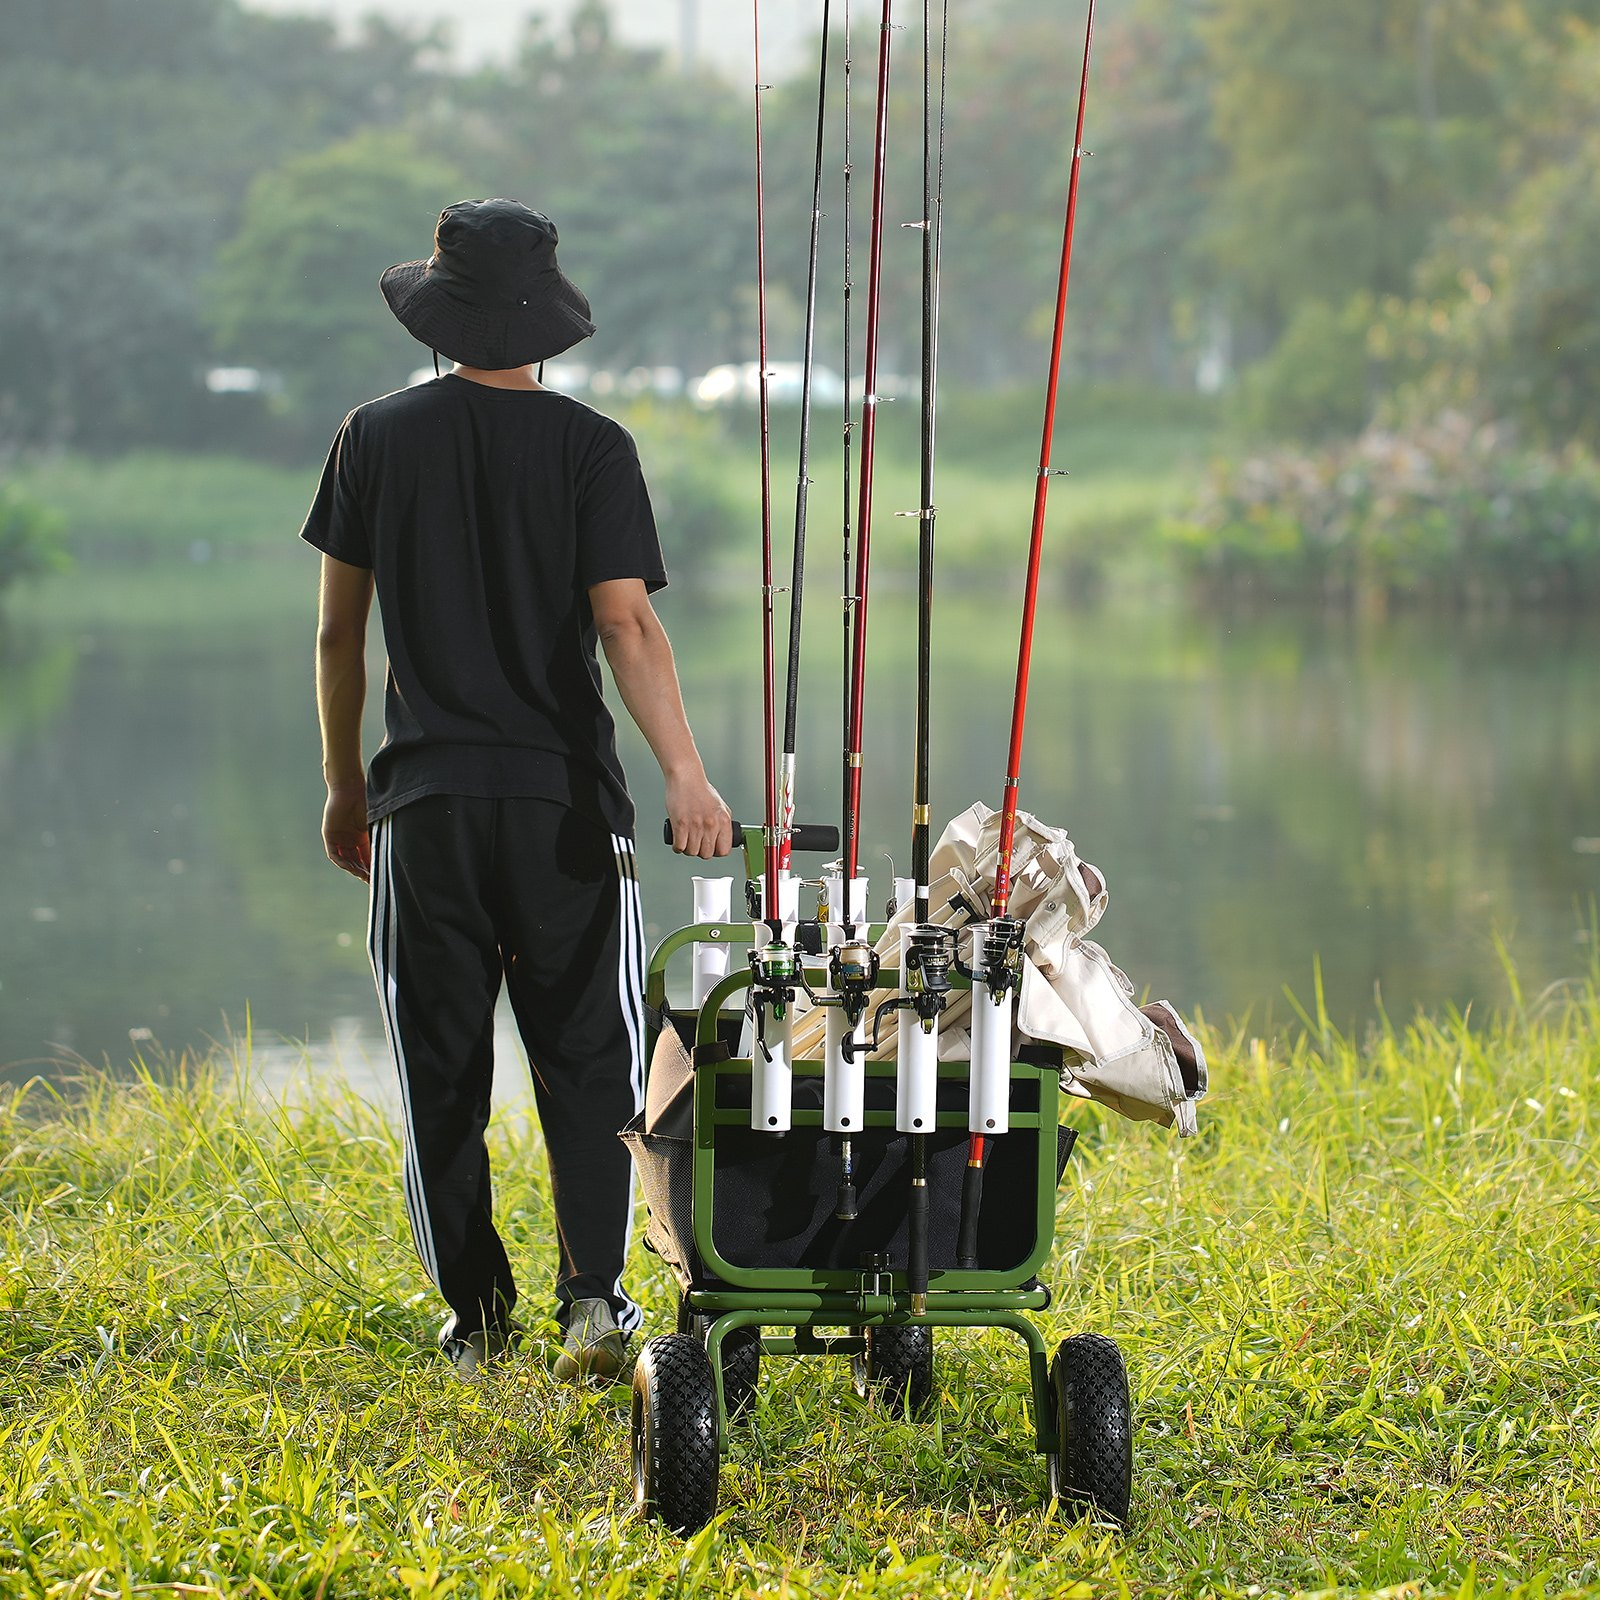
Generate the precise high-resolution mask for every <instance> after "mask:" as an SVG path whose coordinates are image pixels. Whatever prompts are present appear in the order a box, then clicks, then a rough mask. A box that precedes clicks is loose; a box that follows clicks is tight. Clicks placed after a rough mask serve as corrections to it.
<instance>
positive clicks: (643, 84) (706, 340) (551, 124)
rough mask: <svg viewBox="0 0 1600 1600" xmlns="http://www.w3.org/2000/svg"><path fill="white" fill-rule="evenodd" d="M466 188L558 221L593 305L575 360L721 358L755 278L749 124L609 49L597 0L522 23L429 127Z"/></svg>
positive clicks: (727, 107)
mask: <svg viewBox="0 0 1600 1600" xmlns="http://www.w3.org/2000/svg"><path fill="white" fill-rule="evenodd" d="M439 134H440V138H441V141H442V147H443V148H444V149H446V150H448V151H449V152H450V153H451V154H452V155H453V156H454V158H455V160H456V162H457V164H458V165H459V167H460V168H461V170H462V171H463V172H466V173H468V174H470V175H471V176H470V178H469V186H470V187H472V189H473V192H474V193H478V194H489V193H500V194H507V195H512V196H514V197H515V198H517V199H519V200H522V201H524V202H526V203H527V204H529V205H531V206H534V207H536V208H537V209H539V210H541V211H544V212H546V213H548V214H549V216H550V217H551V218H552V219H553V220H554V221H555V223H556V226H557V228H558V229H559V230H560V232H561V261H562V266H563V268H564V269H565V270H566V271H567V272H569V273H570V274H571V275H572V277H573V279H574V281H575V282H577V283H578V284H579V285H580V287H581V288H582V289H583V291H584V293H585V294H586V295H587V296H588V297H589V300H590V303H591V304H592V306H593V308H594V321H595V325H596V328H597V330H598V331H597V332H596V334H595V336H594V338H593V339H592V340H591V341H590V342H589V343H588V344H587V345H585V346H583V347H582V349H581V350H580V351H578V352H577V353H575V356H574V359H576V360H588V361H593V362H595V363H596V364H597V365H600V366H605V367H609V368H621V367H627V366H633V365H658V364H669V365H673V366H676V367H679V368H680V369H682V370H684V371H685V372H695V371H702V370H704V368H705V366H706V365H708V364H709V363H711V362H714V361H719V360H725V359H728V356H727V354H726V352H727V350H728V349H729V347H730V345H731V344H732V343H733V341H734V330H735V328H736V327H737V325H738V323H739V321H740V307H739V300H738V289H739V286H740V285H741V284H743V283H747V282H748V283H753V282H754V276H755V250H754V231H753V224H752V222H751V210H750V208H751V203H752V197H753V194H754V189H753V179H752V178H751V176H750V173H751V167H750V162H751V142H750V133H749V129H748V127H747V126H746V124H745V122H744V121H743V119H742V117H741V113H740V109H739V98H738V95H737V94H736V92H735V91H734V90H733V89H731V88H729V87H728V86H727V85H726V84H724V83H722V82H721V81H720V80H718V79H715V78H711V77H708V76H704V75H693V76H686V75H684V74H682V73H679V72H677V71H674V70H669V69H668V68H667V67H666V66H665V64H664V62H663V59H662V57H661V55H660V53H659V52H657V51H653V50H642V49H636V48H633V47H630V46H626V45H623V44H621V43H619V42H618V41H617V39H616V38H615V37H614V36H613V34H612V32H611V27H610V21H609V12H608V10H607V8H606V7H605V5H603V4H601V3H600V0H584V3H583V4H581V5H579V6H578V8H577V9H576V11H574V13H573V14H572V17H571V19H570V21H569V23H568V25H567V28H566V29H565V31H564V32H561V33H557V32H555V31H554V30H552V29H550V28H549V27H548V26H547V25H546V24H545V23H544V22H543V21H542V20H541V19H539V18H537V17H535V18H532V19H530V22H529V25H528V31H527V34H526V36H525V38H524V40H523V45H522V50H521V54H520V57H519V60H518V62H517V65H516V66H515V67H514V68H513V69H512V70H511V71H509V72H505V73H490V74H488V75H487V76H486V77H485V78H484V79H483V80H482V82H481V84H480V85H479V86H478V87H477V90H476V92H475V94H474V113H473V115H471V116H470V117H466V118H462V119H459V120H457V121H454V122H453V123H452V124H451V125H449V126H441V128H440V129H439Z"/></svg>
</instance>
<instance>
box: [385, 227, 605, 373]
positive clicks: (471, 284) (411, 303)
mask: <svg viewBox="0 0 1600 1600" xmlns="http://www.w3.org/2000/svg"><path fill="white" fill-rule="evenodd" d="M379 287H380V288H382V290H383V297H384V299H385V300H387V301H388V302H389V309H390V310H391V311H392V312H394V314H395V316H396V317H398V318H399V319H400V322H401V324H402V325H403V326H404V327H405V329H406V331H407V332H408V333H409V334H411V336H412V337H413V338H414V339H420V340H421V341H422V343H423V344H425V345H427V346H428V347H429V349H431V350H437V351H438V352H439V353H440V354H441V355H446V356H449V358H450V359H451V360H452V361H456V362H459V363H461V364H462V365H463V366H468V367H483V368H486V369H489V370H495V369H499V368H504V367H521V366H526V365H527V364H528V363H529V362H530V361H547V360H549V358H550V357H551V356H558V355H560V354H561V352H562V351H563V350H570V349H571V348H572V346H573V345H575V344H577V343H578V342H579V341H580V340H582V339H587V338H588V337H589V335H590V334H591V333H593V332H594V324H593V323H592V322H591V321H590V320H589V302H588V301H587V300H586V299H584V297H583V295H582V294H581V293H580V292H579V290H578V289H577V287H576V285H574V284H573V282H572V280H571V279H570V278H568V277H567V276H566V274H565V273H563V272H562V271H561V269H560V268H559V267H558V266H557V265H556V228H555V224H554V223H553V222H551V220H550V219H549V218H548V217H546V216H543V215H541V214H540V213H539V212H537V211H531V210H529V209H528V207H527V206H525V205H521V204H519V203H518V202H517V201H515V200H462V201H459V202H457V204H455V205H453V206H447V207H446V208H445V209H444V210H443V211H441V212H440V213H439V226H438V227H437V228H436V229H435V230H434V235H433V254H432V256H430V257H429V258H428V260H426V261H403V262H401V263H400V264H399V265H398V266H394V267H390V268H389V270H388V271H387V272H385V273H384V275H383V277H382V278H381V279H379Z"/></svg>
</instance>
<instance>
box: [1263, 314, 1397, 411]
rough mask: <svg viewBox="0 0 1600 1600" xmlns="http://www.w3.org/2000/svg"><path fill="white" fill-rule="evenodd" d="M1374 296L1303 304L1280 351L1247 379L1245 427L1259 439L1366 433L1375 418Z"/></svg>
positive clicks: (1279, 344)
mask: <svg viewBox="0 0 1600 1600" xmlns="http://www.w3.org/2000/svg"><path fill="white" fill-rule="evenodd" d="M1373 315H1374V313H1373V302H1372V296H1371V295H1368V294H1358V295H1353V296H1351V298H1350V299H1349V300H1348V301H1346V302H1345V304H1344V305H1342V306H1330V305H1328V304H1327V303H1326V302H1325V301H1322V300H1305V301H1302V302H1301V303H1300V304H1299V305H1298V306H1297V307H1296V308H1295V311H1294V315H1293V316H1292V317H1291V318H1290V319H1289V326H1288V327H1287V328H1285V329H1284V333H1283V337H1282V338H1281V339H1279V341H1278V342H1277V344H1276V345H1274V346H1273V349H1272V353H1271V354H1270V355H1268V356H1265V357H1264V358H1263V359H1262V360H1260V361H1258V362H1257V363H1256V364H1255V366H1253V367H1251V368H1250V370H1249V371H1248V372H1247V373H1246V374H1245V375H1244V380H1243V382H1242V384H1241V385H1240V392H1239V401H1238V414H1239V420H1240V422H1241V423H1242V424H1243V425H1244V426H1245V427H1246V428H1248V429H1249V430H1250V431H1251V432H1252V433H1257V434H1266V435H1273V436H1277V437H1279V438H1292V439H1322V438H1326V437H1328V436H1329V435H1330V434H1352V433H1358V432H1360V430H1361V428H1362V427H1363V426H1364V425H1365V423H1366V422H1367V420H1368V418H1369V417H1370V416H1371V414H1372V404H1373V398H1374V389H1375V387H1376V385H1375V382H1374V379H1375V377H1376V372H1377V369H1376V364H1375V363H1374V361H1373V359H1372V357H1371V354H1370V353H1369V350H1368V339H1369V333H1370V330H1371V327H1372V322H1373Z"/></svg>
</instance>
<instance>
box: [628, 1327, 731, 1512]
mask: <svg viewBox="0 0 1600 1600" xmlns="http://www.w3.org/2000/svg"><path fill="white" fill-rule="evenodd" d="M720 1464H721V1458H720V1456H719V1454H718V1451H717V1395H716V1389H715V1386H714V1385H713V1383H712V1378H711V1363H710V1362H709V1361H708V1360H707V1359H706V1353H705V1350H704V1349H703V1348H702V1347H701V1346H700V1344H699V1343H698V1342H697V1341H696V1340H695V1339H693V1338H692V1337H690V1336H689V1335H688V1334H684V1333H668V1334H661V1335H658V1336H657V1337H656V1338H654V1339H650V1340H647V1341H646V1342H645V1345H644V1348H643V1349H642V1350H640V1352H639V1358H638V1360H637V1361H636V1362H635V1363H634V1367H633V1502H634V1508H635V1510H637V1511H638V1513H639V1515H640V1516H641V1517H645V1518H654V1519H656V1520H657V1521H660V1522H663V1523H665V1524H666V1525H667V1527H669V1528H670V1529H671V1530H672V1531H673V1532H674V1533H677V1534H685V1535H687V1534H691V1533H696V1532H698V1531H699V1530H700V1529H701V1528H703V1527H704V1526H705V1525H706V1524H707V1523H708V1522H709V1521H710V1520H711V1519H712V1518H713V1517H714V1516H715V1515H716V1514H717V1469H718V1467H719V1465H720Z"/></svg>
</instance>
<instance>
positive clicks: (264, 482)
mask: <svg viewBox="0 0 1600 1600" xmlns="http://www.w3.org/2000/svg"><path fill="white" fill-rule="evenodd" d="M1114 398H1115V404H1112V403H1111V401H1109V400H1108V401H1107V403H1106V405H1105V406H1103V407H1096V406H1095V405H1093V404H1091V403H1089V402H1088V401H1082V402H1079V403H1078V405H1077V409H1076V410H1069V411H1068V412H1067V413H1066V415H1065V416H1064V417H1063V420H1062V423H1061V425H1060V427H1059V439H1058V444H1059V448H1058V451H1057V459H1058V462H1059V464H1061V465H1062V466H1064V467H1065V468H1066V469H1067V471H1068V473H1069V476H1068V477H1067V478H1066V479H1064V480H1062V481H1061V482H1060V483H1059V484H1057V486H1056V487H1055V489H1054V491H1053V495H1052V506H1051V544H1050V562H1051V566H1052V569H1053V570H1061V571H1064V572H1071V573H1076V574H1089V575H1092V576H1094V577H1096V578H1098V577H1099V576H1100V575H1101V574H1102V573H1103V572H1105V571H1108V570H1109V571H1111V572H1112V573H1115V572H1116V571H1119V570H1121V569H1123V568H1125V567H1127V566H1128V564H1129V562H1130V561H1132V562H1135V563H1137V562H1138V561H1141V560H1144V561H1148V559H1149V556H1150V552H1151V550H1152V549H1153V545H1152V542H1151V540H1150V539H1149V538H1148V537H1147V535H1148V533H1149V532H1150V531H1151V530H1153V529H1154V527H1155V526H1156V524H1157V523H1158V521H1159V520H1160V519H1161V518H1162V517H1164V516H1167V515H1169V514H1172V513H1175V512H1176V511H1177V510H1178V509H1180V508H1181V506H1182V505H1183V504H1184V503H1185V502H1186V500H1187V498H1188V497H1189V496H1190V495H1191V493H1192V492H1193V489H1194V486H1195V485H1197V484H1198V482H1199V478H1200V470H1201V466H1202V464H1203V461H1204V458H1205V455H1206V453H1207V451H1208V450H1209V448H1210V446H1211V442H1212V440H1213V439H1214V438H1215V425H1214V424H1213V423H1212V422H1211V421H1210V420H1208V414H1205V413H1198V412H1197V413H1195V414H1193V415H1191V414H1190V413H1189V412H1187V411H1184V410H1182V409H1181V408H1180V409H1178V410H1176V411H1174V410H1173V409H1172V402H1171V401H1170V400H1169V401H1166V402H1165V403H1164V404H1165V407H1166V409H1164V410H1156V411H1150V412H1149V413H1148V414H1145V413H1142V412H1141V411H1140V410H1139V408H1138V406H1137V405H1136V404H1135V403H1134V401H1133V400H1131V399H1129V398H1128V397H1114ZM1151 404H1152V405H1154V404H1155V402H1154V401H1152V402H1151ZM884 409H885V411H886V412H895V411H897V412H898V414H897V415H893V416H891V417H889V419H888V420H887V422H886V425H885V427H884V429H883V444H882V451H881V455H880V459H879V479H878V483H879V488H878V492H877V494H876V496H875V499H874V508H875V526H876V529H877V543H876V544H875V546H874V548H875V549H876V550H877V551H878V552H879V555H878V558H877V564H878V566H879V567H880V568H881V569H882V570H883V571H885V573H886V574H890V575H891V576H892V569H893V568H894V567H895V566H901V567H904V568H905V569H906V574H907V581H909V573H910V570H911V568H912V566H913V565H914V561H915V555H914V552H915V548H916V527H917V524H916V522H915V521H914V520H913V519H911V518H899V517H896V516H895V513H896V512H897V511H911V510H914V509H915V508H916V506H917V505H918V503H919V485H918V446H917V430H916V424H917V415H916V407H915V405H914V404H910V403H908V404H906V405H902V406H900V407H898V408H896V407H885V408H884ZM948 411H949V416H948V419H947V421H946V423H945V424H944V431H943V434H942V442H941V446H940V464H939V476H938V481H937V495H936V499H937V503H938V506H939V512H940V521H939V558H940V562H941V564H942V565H943V567H944V568H946V569H947V570H948V571H951V572H954V573H959V574H962V575H963V576H965V577H968V578H977V579H983V578H988V579H991V580H993V579H996V578H997V577H999V578H1004V579H1006V580H1010V579H1012V578H1014V576H1015V572H1016V570H1017V569H1018V568H1019V567H1020V565H1021V563H1022V560H1023V557H1024V555H1025V553H1026V549H1027V542H1028V527H1029V518H1030V511H1031V506H1032V501H1033V489H1034V482H1035V476H1036V462H1037V451H1038V426H1039V422H1038V415H1037V413H1038V401H1037V398H1036V397H1034V396H1031V395H1026V394H1023V393H1021V392H1020V391H1000V392H995V393H973V394H965V395H963V394H957V395H956V396H954V397H953V399H952V401H951V403H950V405H949V407H948ZM617 414H618V416H619V419H620V420H621V421H623V422H624V423H625V424H626V426H628V427H629V428H630V429H631V430H632V431H633V433H634V435H635V437H636V438H637V440H638V444H639V451H640V457H641V459H642V461H643V463H644V467H645V473H646V476H647V478H648V480H649V482H650V485H651V492H652V497H653V500H654V502H655V508H656V513H657V520H658V522H659V524H660V527H661V532H662V538H663V543H664V545H665V547H666V551H667V556H668V560H669V565H670V566H671V569H672V570H673V572H674V573H675V574H677V575H679V576H680V577H682V578H684V579H687V580H688V581H690V582H696V581H704V580H706V579H715V578H717V577H718V576H719V575H726V576H728V577H729V578H731V579H733V580H735V581H748V575H749V573H750V572H752V571H754V570H755V565H756V561H757V558H758V552H759V549H760V527H761V523H760V505H761V490H760V453H759V439H758V434H757V429H756V423H755V418H754V413H753V412H749V411H741V412H735V413H729V414H727V415H708V414H703V413H701V412H698V411H695V410H693V409H692V408H690V407H689V406H687V405H684V404H677V403H673V404H668V403H662V402H659V401H637V402H633V403H631V404H629V405H627V406H624V407H622V408H621V409H619V410H618V413H617ZM841 421H842V417H841V415H840V414H839V413H838V412H831V413H827V414H826V415H822V414H819V416H818V419H817V421H816V424H815V428H814V434H813V446H812V448H813V455H812V462H811V475H812V478H813V485H812V490H811V519H810V528H811V539H812V544H811V550H812V559H813V562H814V563H820V564H821V566H822V570H824V571H826V572H827V573H828V582H829V583H830V584H831V583H832V581H833V580H832V571H833V564H834V562H833V557H832V555H831V554H830V553H831V552H832V551H833V550H835V549H836V547H837V544H838V540H839V531H840V524H841V521H842V499H841V495H842V487H843V485H842V480H841V463H840V449H839V442H838V440H839V424H840V422H841ZM796 427H797V419H796V414H795V412H794V411H793V410H792V409H789V410H779V411H778V412H776V413H775V414H774V423H773V456H772V459H773V508H774V510H773V517H774V531H775V537H776V539H777V541H778V547H779V559H780V564H783V565H786V564H787V551H788V548H789V538H790V532H791V529H792V526H793V517H794V492H795V477H796V470H795V468H796V460H797V457H796V453H795V452H796V444H797V441H796V437H795V429H796ZM11 479H12V481H14V482H15V483H16V484H17V485H18V486H19V487H20V488H21V489H23V490H25V491H26V492H27V494H28V495H29V496H31V497H32V498H33V499H35V500H37V501H38V502H39V503H40V504H41V505H43V506H46V507H49V508H51V509H52V510H53V511H55V512H56V513H58V514H59V516H60V520H61V523H62V525H63V527H64V529H65V538H66V543H67V546H68V548H69V549H70V550H71V551H72V552H73V554H74V555H76V556H77V557H78V558H79V561H80V567H79V572H78V576H77V578H75V579H74V580H73V581H79V579H81V575H82V571H83V569H84V568H85V567H89V566H124V567H126V566H131V565H136V564H147V563H152V562H154V563H160V564H162V565H165V566H167V567H168V568H169V569H173V568H181V566H183V565H188V564H191V563H192V564H196V565H199V566H204V565H205V564H206V563H208V562H210V561H211V560H213V559H237V558H240V557H250V558H252V559H255V558H259V557H263V556H273V555H277V556H280V557H285V558H292V556H293V553H294V552H295V550H296V549H297V548H298V546H297V542H296V538H295V535H296V534H297V533H298V532H299V529H300V525H301V523H302V521H303V520H304V518H305V513H306V509H307V507H308V506H309V504H310V501H311V496H312V493H313V491H314V489H315V486H316V479H317V469H316V468H315V467H310V466H308V467H285V466H279V465H272V464H269V463H265V462H259V461H248V460H243V459H240V458H237V457H231V456H219V455H200V454H196V455H179V454H171V453H161V452H151V451H145V452H137V453H134V454H130V455H126V456H120V457H113V458H107V459H101V458H96V457H90V456H83V455H75V454H70V453H68V454H61V455H56V456H51V457H45V458H40V459H37V460H35V461H33V462H31V463H29V464H27V465H26V466H24V467H22V468H20V469H19V470H17V471H15V472H14V473H12V474H11ZM852 514H853V513H852Z"/></svg>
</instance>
